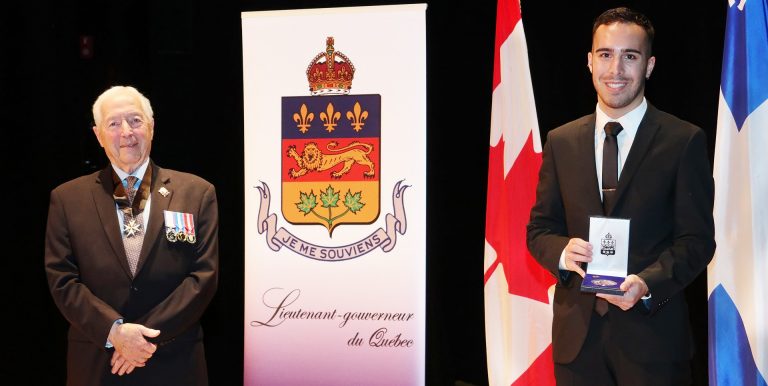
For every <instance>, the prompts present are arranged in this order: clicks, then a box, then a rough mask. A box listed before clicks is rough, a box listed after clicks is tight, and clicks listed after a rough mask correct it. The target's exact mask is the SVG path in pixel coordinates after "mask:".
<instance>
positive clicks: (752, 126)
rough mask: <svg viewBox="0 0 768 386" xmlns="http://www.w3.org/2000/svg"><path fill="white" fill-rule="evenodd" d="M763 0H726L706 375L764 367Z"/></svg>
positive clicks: (762, 372) (766, 130)
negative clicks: (726, 11)
mask: <svg viewBox="0 0 768 386" xmlns="http://www.w3.org/2000/svg"><path fill="white" fill-rule="evenodd" d="M767 4H768V0H740V2H739V3H736V2H734V1H733V0H729V8H728V20H727V24H726V32H725V48H724V50H723V51H724V52H723V70H722V71H723V72H722V79H721V84H720V103H719V107H718V109H719V110H718V117H717V139H716V143H715V162H714V178H715V209H714V216H715V238H716V241H717V252H716V253H715V257H714V259H713V260H712V263H711V264H710V265H709V268H708V276H707V277H708V292H709V383H710V385H713V386H715V385H716V386H724V385H739V386H753V385H755V386H765V385H766V381H765V380H766V375H768V328H767V327H766V326H768V323H766V320H768V5H767Z"/></svg>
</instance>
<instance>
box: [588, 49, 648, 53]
mask: <svg viewBox="0 0 768 386" xmlns="http://www.w3.org/2000/svg"><path fill="white" fill-rule="evenodd" d="M595 52H613V50H612V49H610V48H598V49H596V50H595ZM621 53H623V54H625V53H633V54H638V55H642V54H643V52H642V51H640V50H637V49H634V48H625V49H622V50H621Z"/></svg>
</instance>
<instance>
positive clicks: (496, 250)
mask: <svg viewBox="0 0 768 386" xmlns="http://www.w3.org/2000/svg"><path fill="white" fill-rule="evenodd" d="M495 51H496V52H495V60H494V65H493V106H492V110H491V141H490V155H489V160H488V203H487V204H488V205H487V209H486V223H485V337H486V338H485V339H486V348H487V359H488V380H489V384H490V385H491V386H497V385H504V386H509V385H514V386H522V385H536V386H547V385H554V384H555V380H554V370H553V364H552V345H551V343H552V342H551V340H552V306H551V298H552V296H551V294H552V293H554V283H555V279H554V277H552V275H550V274H549V273H548V272H547V271H546V270H544V269H543V268H541V266H539V265H538V263H537V262H536V261H535V260H534V259H533V257H531V255H530V254H529V253H528V248H527V247H526V242H525V233H526V224H527V223H528V217H529V215H530V211H531V207H532V206H533V203H534V200H535V198H536V184H537V182H538V172H539V167H540V166H541V138H540V136H539V125H538V121H537V118H536V105H535V103H534V99H533V88H532V86H531V75H530V70H529V67H528V47H527V45H526V43H525V33H524V32H523V22H522V19H521V17H520V0H498V5H497V10H496V44H495Z"/></svg>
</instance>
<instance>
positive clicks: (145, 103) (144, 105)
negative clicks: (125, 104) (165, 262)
mask: <svg viewBox="0 0 768 386" xmlns="http://www.w3.org/2000/svg"><path fill="white" fill-rule="evenodd" d="M122 92H128V93H129V94H132V95H133V96H135V97H136V98H138V99H139V102H140V105H141V110H142V112H144V115H146V116H147V117H148V118H149V119H153V118H154V114H153V113H152V105H151V104H150V103H149V99H147V97H145V96H144V95H143V94H142V93H140V92H139V90H137V89H135V88H133V87H131V86H113V87H111V88H109V89H108V90H107V91H104V92H103V93H101V95H99V97H98V98H96V102H94V103H93V123H94V124H95V125H96V126H98V125H99V124H100V123H101V119H102V118H103V117H102V116H101V105H102V104H103V103H104V101H105V100H106V99H107V98H110V97H112V96H114V95H116V94H119V93H122Z"/></svg>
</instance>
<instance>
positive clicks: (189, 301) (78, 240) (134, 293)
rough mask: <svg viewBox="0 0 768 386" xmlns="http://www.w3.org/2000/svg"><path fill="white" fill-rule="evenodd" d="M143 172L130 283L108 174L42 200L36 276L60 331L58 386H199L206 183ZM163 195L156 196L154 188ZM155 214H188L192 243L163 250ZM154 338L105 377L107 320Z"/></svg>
mask: <svg viewBox="0 0 768 386" xmlns="http://www.w3.org/2000/svg"><path fill="white" fill-rule="evenodd" d="M149 167H151V168H152V175H153V179H152V185H151V197H152V198H151V200H152V201H151V206H150V213H149V224H148V228H147V229H146V233H145V236H144V242H143V245H142V250H141V254H140V256H139V262H138V267H137V270H136V275H135V278H133V277H132V276H131V273H130V269H129V267H128V263H127V258H126V254H125V249H124V247H123V242H122V238H121V234H120V226H119V223H118V217H117V211H116V209H115V201H114V199H113V196H112V194H113V186H112V184H113V182H112V177H111V173H112V170H111V166H108V167H107V168H105V169H103V170H102V171H99V172H96V173H93V174H91V175H88V176H84V177H80V178H77V179H75V180H72V181H69V182H67V183H64V184H62V185H61V186H59V187H57V188H56V189H54V190H53V191H52V192H51V202H50V208H49V212H48V225H47V229H46V240H45V271H46V274H47V276H48V283H49V287H50V290H51V294H52V295H53V299H54V301H55V303H56V305H57V306H58V308H59V310H61V312H62V314H63V315H64V317H65V318H66V319H67V321H69V323H70V329H69V334H68V350H67V384H68V385H78V386H81V385H108V384H121V385H122V384H132V385H133V384H135V385H206V384H207V371H206V364H205V356H204V352H203V343H202V338H203V335H202V329H201V327H200V323H199V320H200V317H201V315H202V314H203V311H204V310H205V308H206V307H207V305H208V303H209V302H210V300H211V298H212V297H213V295H214V292H215V290H216V282H217V275H218V274H217V272H218V269H217V268H218V207H217V203H216V193H215V190H214V187H213V185H211V184H210V183H208V182H206V181H205V180H203V179H201V178H199V177H196V176H194V175H191V174H187V173H181V172H177V171H173V170H168V169H163V168H159V167H157V166H155V165H154V164H153V163H152V162H150V165H149ZM161 187H164V188H165V189H166V190H167V191H168V192H169V194H167V195H166V196H163V195H162V194H161V193H160V188H161ZM163 210H171V211H175V212H185V213H191V214H193V216H194V222H195V233H196V236H197V241H196V243H195V244H190V243H186V242H178V241H177V242H175V243H171V242H169V241H168V240H167V239H166V237H165V226H164V223H165V221H164V217H163ZM119 318H122V319H123V320H124V322H126V323H139V324H143V325H145V326H147V327H150V328H154V329H158V330H160V331H161V332H160V336H158V337H157V338H155V339H153V341H154V342H155V343H157V344H158V349H157V351H156V352H155V354H154V355H153V357H152V358H151V359H150V360H149V361H148V362H147V365H146V366H145V367H143V368H136V369H135V370H134V372H133V373H131V374H129V375H124V376H123V377H118V376H116V375H112V374H111V373H110V366H109V359H110V358H111V355H112V350H107V349H106V348H105V343H106V342H107V337H108V334H109V330H110V328H111V327H112V324H113V322H114V321H115V320H117V319H119Z"/></svg>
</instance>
